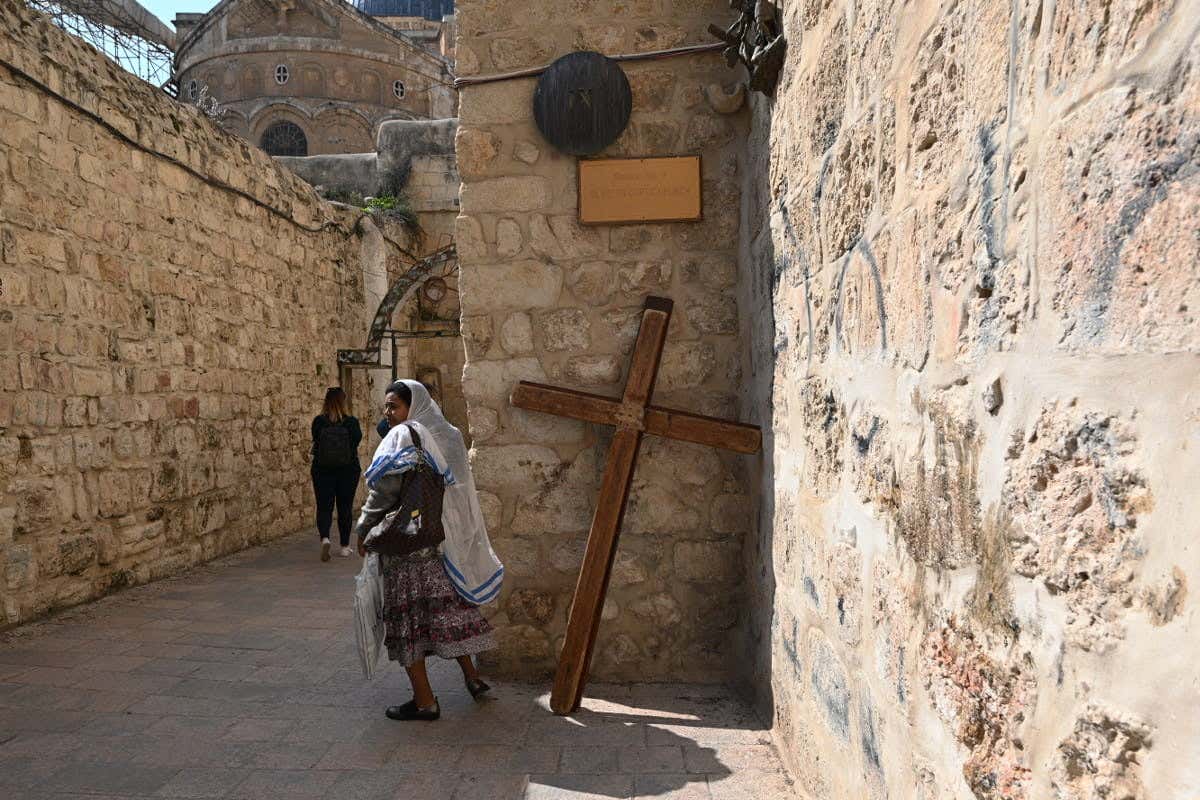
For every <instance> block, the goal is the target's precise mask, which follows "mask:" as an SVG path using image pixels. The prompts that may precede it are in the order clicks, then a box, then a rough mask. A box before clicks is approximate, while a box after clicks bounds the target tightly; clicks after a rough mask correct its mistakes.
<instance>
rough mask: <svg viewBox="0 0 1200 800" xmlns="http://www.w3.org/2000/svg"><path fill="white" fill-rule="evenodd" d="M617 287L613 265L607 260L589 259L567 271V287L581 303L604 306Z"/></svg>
mask: <svg viewBox="0 0 1200 800" xmlns="http://www.w3.org/2000/svg"><path fill="white" fill-rule="evenodd" d="M614 287H615V284H614V281H613V266H612V264H609V263H608V262H607V261H587V262H584V263H583V264H580V265H579V266H578V267H572V268H571V269H570V270H569V271H568V272H567V288H568V289H570V290H571V294H573V295H574V296H575V299H576V300H578V301H579V302H581V303H587V304H588V305H590V306H603V305H605V304H607V303H608V300H609V298H610V297H612V294H613V289H614Z"/></svg>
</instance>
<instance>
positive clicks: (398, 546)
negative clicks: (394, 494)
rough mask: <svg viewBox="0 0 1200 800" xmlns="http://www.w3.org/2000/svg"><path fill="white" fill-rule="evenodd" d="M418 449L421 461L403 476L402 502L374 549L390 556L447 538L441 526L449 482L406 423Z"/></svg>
mask: <svg viewBox="0 0 1200 800" xmlns="http://www.w3.org/2000/svg"><path fill="white" fill-rule="evenodd" d="M405 427H407V428H408V432H409V433H410V434H411V435H412V440H413V446H414V447H416V449H417V460H418V463H417V465H416V466H414V467H413V468H412V469H409V470H408V471H406V472H405V473H404V476H403V477H402V478H401V489H400V504H399V505H398V506H397V507H396V510H395V511H393V512H390V513H389V514H388V516H389V517H390V518H391V522H389V523H388V525H387V527H386V528H384V530H383V532H382V533H381V534H380V536H379V539H378V543H376V544H375V545H374V546H373V547H372V548H371V549H372V550H373V551H375V552H377V553H381V554H383V555H388V556H407V555H409V554H411V553H415V552H416V551H418V550H423V549H425V548H427V547H436V546H437V545H439V544H441V543H442V542H443V541H444V540H445V538H446V530H445V528H443V527H442V497H443V495H444V494H445V492H446V482H445V479H444V478H443V477H442V474H441V473H440V472H438V471H437V468H436V467H435V466H434V464H433V460H432V459H430V458H429V454H428V453H426V452H425V448H424V447H422V446H421V436H420V435H419V434H418V433H417V431H416V429H415V428H414V427H413V426H411V425H408V424H407V423H406V424H405Z"/></svg>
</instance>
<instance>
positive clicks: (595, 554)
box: [511, 297, 762, 715]
mask: <svg viewBox="0 0 1200 800" xmlns="http://www.w3.org/2000/svg"><path fill="white" fill-rule="evenodd" d="M672 305H673V304H672V302H671V301H670V300H668V299H666V298H664V297H648V298H646V304H645V306H644V308H643V309H642V323H641V327H639V329H638V336H637V344H635V345H634V348H633V363H632V364H631V365H630V368H629V377H628V379H627V380H626V382H625V394H624V395H623V396H622V397H621V399H620V400H614V399H612V398H609V397H603V396H601V395H595V394H588V393H586V392H576V391H572V390H570V389H559V388H556V387H553V386H545V385H542V384H538V383H528V382H526V381H522V382H521V383H519V384H517V387H516V388H515V389H514V390H513V393H512V398H511V401H512V404H513V405H514V406H517V407H518V408H524V409H527V410H529V411H543V412H546V413H549V414H557V415H559V416H563V417H571V418H572V419H578V420H583V421H584V422H593V423H596V424H600V425H613V426H616V429H617V430H616V433H615V434H614V435H613V440H612V444H611V445H610V446H609V448H608V463H607V465H606V466H605V468H604V480H603V482H602V483H601V484H600V497H599V498H598V499H597V501H596V513H595V515H594V516H593V517H592V529H591V532H590V533H589V534H588V542H587V552H586V553H585V555H584V558H583V568H582V569H581V570H580V572H579V581H578V582H577V583H576V584H575V600H574V602H573V603H572V604H571V614H570V618H569V620H568V621H567V637H566V641H565V642H564V644H563V649H562V654H561V655H560V656H559V659H558V671H557V672H556V673H555V676H554V690H553V692H552V693H551V695H550V707H551V708H552V709H553V710H554V713H555V714H559V715H563V714H570V713H571V712H573V711H575V710H577V709H578V708H579V704H580V702H581V701H582V700H583V687H584V683H585V682H586V681H587V674H588V667H589V665H590V664H591V661H592V649H593V647H594V646H595V644H596V632H597V630H598V629H599V627H600V612H601V611H602V610H603V608H604V596H605V595H606V594H607V592H608V579H609V576H610V575H611V574H612V565H613V559H614V557H615V556H616V553H617V539H618V537H619V535H620V532H621V521H622V519H623V518H624V516H625V504H626V502H627V501H628V499H629V485H630V483H631V482H632V480H633V467H634V462H635V461H636V460H637V453H638V448H639V447H640V446H641V443H642V436H643V435H644V434H647V433H649V434H653V435H655V436H665V437H667V438H669V439H677V440H679V441H683V442H695V443H698V444H705V445H710V446H712V447H721V448H724V449H727V450H734V451H736V452H739V453H755V452H757V451H758V449H759V448H760V447H761V445H762V433H761V431H760V430H759V429H758V428H757V427H755V426H753V425H743V424H741V423H737V422H728V421H726V420H720V419H714V418H712V417H704V416H701V415H699V414H689V413H687V412H685V411H674V410H672V409H668V408H659V407H657V406H652V405H650V397H651V395H652V394H653V392H654V381H655V378H656V377H657V376H658V364H659V361H660V360H661V359H662V351H663V343H664V342H665V341H666V338H667V324H668V323H669V322H670V321H671V308H672Z"/></svg>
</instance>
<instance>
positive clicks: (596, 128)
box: [533, 50, 633, 156]
mask: <svg viewBox="0 0 1200 800" xmlns="http://www.w3.org/2000/svg"><path fill="white" fill-rule="evenodd" d="M632 111H633V92H632V91H631V90H630V88H629V80H628V79H627V78H626V77H625V72H624V71H623V70H622V69H621V67H620V66H618V64H617V62H615V61H613V60H612V59H610V58H606V57H605V56H603V55H602V54H600V53H594V52H591V51H586V50H582V51H579V52H576V53H570V54H568V55H565V56H563V57H562V58H560V59H558V60H557V61H555V62H554V63H553V64H551V65H550V66H549V68H547V69H546V71H545V72H543V73H542V76H541V77H540V78H539V79H538V83H537V88H536V89H535V90H534V92H533V118H534V120H535V121H536V122H537V126H538V130H540V131H541V132H542V135H543V136H545V137H546V141H548V142H550V144H552V145H554V146H555V147H557V148H558V149H559V150H561V151H562V152H564V153H567V154H568V155H573V156H590V155H594V154H595V153H599V152H600V151H601V150H603V149H604V148H606V147H608V146H609V145H610V144H612V143H613V142H615V141H616V140H617V139H618V138H619V137H620V136H621V133H622V132H623V131H624V130H625V126H626V125H628V124H629V115H630V113H632Z"/></svg>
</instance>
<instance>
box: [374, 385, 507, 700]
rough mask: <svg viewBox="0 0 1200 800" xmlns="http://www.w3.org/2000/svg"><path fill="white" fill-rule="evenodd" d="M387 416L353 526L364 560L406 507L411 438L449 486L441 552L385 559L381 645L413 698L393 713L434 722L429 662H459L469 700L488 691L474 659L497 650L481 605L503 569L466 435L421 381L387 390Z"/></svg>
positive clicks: (413, 451) (492, 591) (413, 450)
mask: <svg viewBox="0 0 1200 800" xmlns="http://www.w3.org/2000/svg"><path fill="white" fill-rule="evenodd" d="M383 413H384V419H385V420H386V421H387V423H388V425H389V426H390V429H389V431H388V434H387V436H385V437H384V439H383V441H382V442H380V443H379V447H378V448H377V449H376V451H375V457H374V458H373V459H372V461H371V466H370V467H369V468H368V469H367V472H366V479H367V488H368V489H369V492H368V494H367V499H366V501H365V502H364V503H363V507H362V514H361V516H360V517H359V520H358V524H357V526H356V527H355V533H356V534H357V536H358V542H359V546H358V549H359V553H360V554H361V555H365V554H366V552H367V551H368V550H371V549H373V547H372V544H373V540H377V538H378V537H379V536H380V534H381V533H382V530H383V529H384V528H385V527H386V526H384V525H380V524H379V523H380V522H382V521H383V520H384V517H386V516H387V515H388V513H389V512H391V511H393V510H395V509H396V508H397V506H398V505H399V503H400V490H401V482H402V478H403V475H404V473H405V472H406V471H407V470H409V469H411V468H412V467H413V466H414V465H415V464H416V448H415V447H414V441H413V436H412V431H413V430H415V431H416V433H417V436H418V437H419V438H420V439H421V447H422V449H424V450H425V453H426V455H427V456H428V458H429V459H430V460H432V461H433V466H434V469H436V470H437V471H439V472H441V473H442V475H443V478H444V480H445V482H446V489H445V496H444V498H443V501H442V524H443V526H444V528H445V533H446V539H445V541H444V542H443V543H442V544H441V546H440V547H436V548H435V547H430V548H426V549H424V550H418V551H417V552H416V553H413V554H411V555H407V556H389V555H381V556H380V571H381V572H382V574H383V584H384V598H383V617H384V623H385V628H386V630H387V635H386V638H385V640H384V643H385V644H386V645H387V649H388V658H390V659H391V660H393V661H399V662H400V663H401V664H402V665H403V666H404V668H405V669H406V670H407V671H408V677H409V680H410V681H411V682H412V686H413V699H412V700H410V701H409V702H407V703H405V704H403V705H399V706H390V707H389V708H388V709H387V712H386V713H387V716H388V717H390V718H391V719H396V720H429V721H432V720H435V719H437V718H438V717H439V716H441V710H440V708H439V707H438V702H437V698H436V697H435V696H434V694H433V688H432V687H431V686H430V684H429V676H428V674H427V673H426V670H425V658H426V656H429V655H437V656H440V657H442V658H454V659H457V660H458V664H459V666H460V667H462V671H463V679H464V680H465V681H466V684H467V690H468V691H469V692H470V693H471V696H472V697H476V698H478V697H479V696H481V695H482V694H483V693H485V692H486V691H488V689H489V688H490V687H489V686H488V685H487V684H486V683H484V682H483V681H482V680H481V679H480V678H479V672H478V671H477V670H476V667H475V664H474V662H473V661H472V659H471V656H472V655H475V654H478V653H481V652H483V651H485V650H490V649H492V648H493V647H495V642H494V639H493V633H492V626H491V624H490V623H488V621H487V620H486V619H484V618H483V615H482V614H480V613H479V609H478V608H477V606H479V605H482V604H484V603H487V602H490V601H492V600H494V599H495V598H496V596H497V595H498V594H499V593H500V584H501V581H502V580H503V578H504V568H503V567H502V566H501V565H500V561H499V560H498V559H497V558H496V554H495V552H494V551H493V550H492V546H491V544H490V543H489V541H488V537H487V528H486V527H485V526H484V523H483V513H482V511H481V510H480V508H479V498H478V497H477V496H476V494H475V481H474V478H473V477H472V476H471V466H470V463H469V461H468V459H467V448H466V444H465V442H464V441H463V437H462V434H461V433H460V432H459V430H458V429H457V428H455V427H454V426H453V425H451V424H450V423H449V422H447V421H446V418H445V417H444V416H442V411H441V409H440V408H438V405H437V403H435V402H434V401H433V398H431V397H430V396H429V391H428V390H427V389H426V388H425V387H424V386H423V385H422V384H420V383H418V382H417V381H397V382H395V383H393V384H391V385H390V386H388V388H387V391H386V394H385V397H384V406H383ZM402 423H404V424H402ZM410 426H411V428H410Z"/></svg>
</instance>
